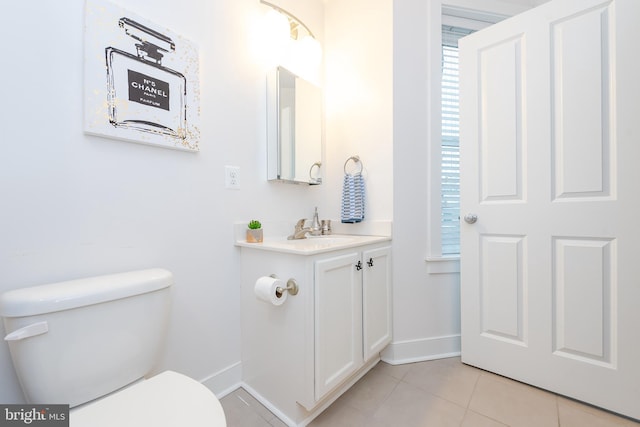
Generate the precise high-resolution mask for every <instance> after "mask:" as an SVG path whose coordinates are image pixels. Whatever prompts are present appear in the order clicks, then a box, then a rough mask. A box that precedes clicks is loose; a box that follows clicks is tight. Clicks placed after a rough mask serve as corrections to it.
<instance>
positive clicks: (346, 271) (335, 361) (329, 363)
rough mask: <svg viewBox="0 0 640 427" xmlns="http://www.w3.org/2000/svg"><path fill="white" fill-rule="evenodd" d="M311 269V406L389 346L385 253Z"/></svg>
mask: <svg viewBox="0 0 640 427" xmlns="http://www.w3.org/2000/svg"><path fill="white" fill-rule="evenodd" d="M314 264H315V265H314V267H315V268H314V270H315V274H314V285H315V289H314V290H315V298H314V311H315V343H314V344H315V358H314V362H315V363H314V364H315V399H316V401H317V400H320V399H322V397H324V396H325V395H326V394H327V393H328V392H329V391H331V390H332V389H333V388H335V387H336V386H338V385H339V384H340V383H342V382H343V381H344V380H345V379H347V378H348V377H349V376H351V375H352V374H353V373H354V372H356V371H357V370H358V369H359V368H361V367H362V366H363V364H364V362H366V361H368V360H369V359H371V358H372V357H375V356H378V355H379V353H380V351H381V350H382V349H383V348H384V347H385V346H386V345H387V344H388V343H389V342H390V341H391V268H390V267H391V248H390V247H388V246H385V247H381V248H375V249H365V250H363V251H361V252H351V253H346V254H342V255H336V256H327V257H324V258H321V259H318V260H316V261H315V263H314Z"/></svg>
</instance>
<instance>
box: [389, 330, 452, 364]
mask: <svg viewBox="0 0 640 427" xmlns="http://www.w3.org/2000/svg"><path fill="white" fill-rule="evenodd" d="M459 355H460V335H459V334H458V335H447V336H443V337H434V338H422V339H417V340H408V341H396V342H392V343H391V344H389V346H388V347H387V348H386V349H384V351H383V352H382V354H381V355H380V356H381V359H382V361H383V362H386V363H389V364H390V365H402V364H404V363H414V362H423V361H425V360H433V359H442V358H445V357H453V356H459Z"/></svg>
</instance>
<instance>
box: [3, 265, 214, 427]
mask: <svg viewBox="0 0 640 427" xmlns="http://www.w3.org/2000/svg"><path fill="white" fill-rule="evenodd" d="M172 283H173V275H172V274H171V273H170V272H169V271H167V270H163V269H150V270H142V271H133V272H129V273H122V274H113V275H108V276H100V277H92V278H87V279H80V280H71V281H68V282H60V283H54V284H49V285H42V286H34V287H29V288H23V289H17V290H14V291H9V292H6V293H4V294H2V295H1V296H0V316H2V317H3V318H4V326H5V330H6V332H7V336H6V337H5V340H6V341H7V342H8V344H9V350H10V352H11V358H12V360H13V366H14V368H15V370H16V373H17V375H18V379H19V380H20V384H21V386H22V390H23V392H24V394H25V397H26V399H27V400H28V401H29V402H30V403H39V404H56V403H59V404H69V405H70V407H71V408H72V409H71V411H70V425H71V427H85V426H86V427H89V426H90V427H100V426H105V427H107V426H109V427H112V426H119V427H125V426H131V427H133V426H136V427H145V426H153V427H175V426H190V427H200V426H202V427H205V426H206V427H224V426H226V421H225V416H224V412H223V411H222V406H221V405H220V402H219V401H218V399H216V397H215V395H214V394H213V393H212V392H211V391H210V390H209V389H208V388H206V387H205V386H204V385H202V384H201V383H199V382H197V381H195V380H193V379H191V378H189V377H187V376H184V375H182V374H178V373H176V372H172V371H165V372H162V373H160V374H158V375H155V376H153V377H150V378H147V379H144V377H145V376H148V375H149V373H150V372H151V369H152V368H153V365H154V363H155V361H156V358H157V356H158V354H159V352H160V349H161V346H162V344H163V340H164V337H165V334H166V329H167V323H168V318H169V304H170V293H169V287H170V286H171V285H172Z"/></svg>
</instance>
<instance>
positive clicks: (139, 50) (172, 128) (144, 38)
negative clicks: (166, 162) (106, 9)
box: [105, 17, 187, 143]
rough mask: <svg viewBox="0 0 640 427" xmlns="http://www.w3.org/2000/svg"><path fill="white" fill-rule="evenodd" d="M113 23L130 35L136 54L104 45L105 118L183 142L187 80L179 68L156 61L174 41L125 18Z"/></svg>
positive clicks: (127, 127)
mask: <svg viewBox="0 0 640 427" xmlns="http://www.w3.org/2000/svg"><path fill="white" fill-rule="evenodd" d="M118 25H119V26H120V28H122V29H123V30H124V31H125V33H126V34H127V35H128V36H130V37H131V38H132V39H134V40H135V48H136V54H132V53H130V52H125V51H124V50H121V49H118V48H115V47H107V48H106V49H105V56H106V61H107V104H108V114H109V122H110V123H111V124H112V125H113V126H114V127H116V128H125V129H133V130H137V131H141V132H149V133H153V134H160V135H166V136H169V137H171V138H175V139H176V142H178V143H181V142H183V141H185V140H186V138H187V105H186V99H187V91H186V89H187V81H186V79H185V76H184V75H183V74H182V73H179V72H178V71H175V70H172V69H170V68H167V67H164V66H163V65H162V58H163V56H164V55H165V54H167V53H169V54H170V53H172V52H175V43H174V42H173V41H172V39H171V38H169V37H167V36H166V35H164V34H160V33H159V32H157V31H154V30H152V29H151V28H148V27H146V26H144V25H142V24H139V23H138V22H136V21H133V20H131V19H129V18H126V17H123V18H120V20H119V21H118ZM132 50H133V49H132Z"/></svg>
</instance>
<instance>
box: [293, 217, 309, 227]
mask: <svg viewBox="0 0 640 427" xmlns="http://www.w3.org/2000/svg"><path fill="white" fill-rule="evenodd" d="M306 221H307V219H306V218H301V219H299V220H298V222H297V223H296V230H302V228H303V227H304V223H305V222H306Z"/></svg>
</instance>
